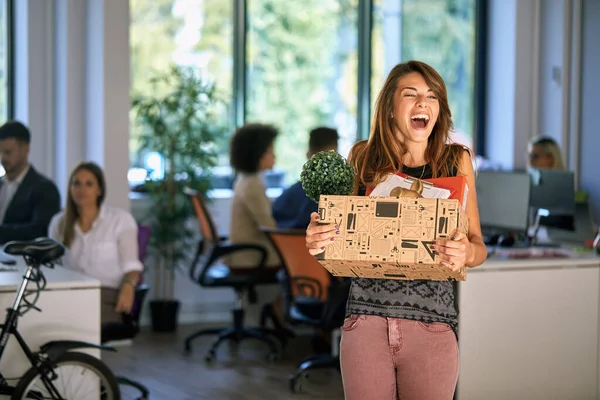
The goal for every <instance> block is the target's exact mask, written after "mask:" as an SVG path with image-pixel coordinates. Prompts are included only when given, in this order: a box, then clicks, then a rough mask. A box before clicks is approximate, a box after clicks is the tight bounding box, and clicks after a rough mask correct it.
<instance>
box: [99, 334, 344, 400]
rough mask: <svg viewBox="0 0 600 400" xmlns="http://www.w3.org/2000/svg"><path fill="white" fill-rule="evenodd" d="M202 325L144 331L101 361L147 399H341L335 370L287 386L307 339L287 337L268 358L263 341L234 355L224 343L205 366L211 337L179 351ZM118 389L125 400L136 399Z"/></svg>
mask: <svg viewBox="0 0 600 400" xmlns="http://www.w3.org/2000/svg"><path fill="white" fill-rule="evenodd" d="M200 328H202V326H185V325H184V326H180V327H179V329H178V331H177V333H174V334H159V333H153V332H151V331H150V329H145V330H143V331H142V332H141V333H140V334H139V335H138V336H137V337H136V338H135V340H134V342H133V345H131V346H128V347H119V351H118V352H117V353H111V352H103V353H102V358H103V360H104V361H105V362H106V363H107V364H108V365H109V366H110V367H111V369H112V370H113V371H114V372H115V373H116V374H120V375H124V376H127V377H128V378H131V379H134V380H137V381H139V382H141V383H143V384H144V385H146V386H147V387H148V388H149V389H150V399H151V400H199V399H211V400H217V399H218V400H228V399H236V400H254V399H257V400H258V399H261V400H263V399H297V400H305V399H331V400H336V399H343V398H344V395H343V390H342V384H341V379H340V376H339V373H338V372H337V371H336V370H323V371H314V372H312V373H311V374H310V378H309V380H302V391H301V393H299V394H294V393H292V392H291V391H290V390H289V382H288V376H289V375H290V374H291V373H293V372H294V371H295V369H296V366H297V364H298V362H299V361H300V360H301V359H302V358H303V357H305V356H307V355H310V351H311V350H310V337H308V336H300V337H297V338H294V339H291V342H290V344H289V346H288V349H287V351H286V352H285V353H284V355H283V358H282V359H281V360H278V361H267V360H266V358H265V355H266V353H267V348H266V346H265V345H264V344H262V343H260V342H257V341H254V340H248V341H246V342H243V343H242V344H241V345H240V347H239V349H238V350H237V354H235V351H234V350H233V349H231V348H230V347H229V346H228V345H227V343H224V344H223V345H222V346H221V347H220V349H219V352H218V353H217V358H216V360H214V361H213V362H212V363H211V364H210V365H208V364H206V363H205V362H204V355H205V354H206V350H207V349H208V347H209V346H210V344H211V343H212V341H213V340H214V337H202V338H198V339H196V341H195V342H194V344H193V346H194V347H193V350H192V353H191V354H190V355H185V353H184V351H183V341H184V338H185V337H186V335H187V334H189V333H191V332H194V331H196V330H198V329H200ZM133 393H135V392H133V391H130V390H128V389H123V396H124V400H127V399H135V398H136V397H135V396H134V395H133Z"/></svg>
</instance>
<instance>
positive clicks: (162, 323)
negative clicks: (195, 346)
mask: <svg viewBox="0 0 600 400" xmlns="http://www.w3.org/2000/svg"><path fill="white" fill-rule="evenodd" d="M150 314H151V318H152V330H153V331H154V332H175V331H176V330H177V319H178V315H179V301H177V300H151V301H150Z"/></svg>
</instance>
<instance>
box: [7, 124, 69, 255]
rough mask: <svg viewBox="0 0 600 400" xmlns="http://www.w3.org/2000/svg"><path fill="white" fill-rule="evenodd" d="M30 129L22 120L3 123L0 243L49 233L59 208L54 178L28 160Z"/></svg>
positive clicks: (58, 196) (33, 237)
mask: <svg viewBox="0 0 600 400" xmlns="http://www.w3.org/2000/svg"><path fill="white" fill-rule="evenodd" d="M30 142H31V135H30V133H29V129H27V127H26V126H25V125H23V124H21V123H20V122H17V121H9V122H7V123H5V124H4V125H2V126H0V161H1V162H2V167H3V168H4V172H5V174H4V176H3V177H2V178H1V179H0V244H2V243H6V242H8V241H11V240H30V239H35V238H38V237H41V236H47V235H48V225H49V224H50V220H51V219H52V217H53V216H54V214H56V213H57V212H58V211H59V210H60V195H59V193H58V189H57V188H56V185H55V184H54V182H52V181H51V180H50V179H48V178H46V177H45V176H43V175H41V174H40V173H38V172H37V171H36V170H35V169H34V168H33V166H32V165H31V164H29V143H30Z"/></svg>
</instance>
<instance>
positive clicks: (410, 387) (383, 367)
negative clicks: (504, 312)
mask: <svg viewBox="0 0 600 400" xmlns="http://www.w3.org/2000/svg"><path fill="white" fill-rule="evenodd" d="M451 129H452V120H451V116H450V108H449V106H448V100H447V94H446V86H445V84H444V81H443V80H442V78H441V76H440V75H439V74H438V73H437V72H436V71H435V70H434V69H433V68H432V67H430V66H428V65H427V64H424V63H421V62H418V61H409V62H407V63H403V64H398V65H396V66H395V67H394V68H393V69H392V70H391V72H390V73H389V75H388V77H387V79H386V81H385V83H384V86H383V88H382V90H381V92H380V94H379V96H378V97H377V102H376V105H375V113H374V119H373V124H372V130H371V134H370V137H369V140H368V141H361V142H358V143H357V144H355V145H354V147H353V148H352V150H351V152H350V157H349V161H350V162H351V163H352V164H353V166H354V167H355V169H356V171H357V174H358V181H359V185H358V188H357V189H356V193H357V194H364V192H365V187H366V186H367V185H371V184H376V183H377V182H378V181H380V180H381V179H382V178H383V176H384V175H385V174H387V173H389V171H402V172H404V173H407V174H409V175H412V176H416V177H417V178H419V177H423V178H430V177H432V176H433V177H440V176H453V175H464V176H466V178H467V182H468V185H469V194H468V196H469V197H468V201H467V210H466V213H467V215H468V217H469V232H468V235H465V234H463V233H460V232H454V233H453V236H452V238H453V240H437V241H436V243H435V245H434V247H433V250H434V251H436V252H437V253H438V254H439V255H440V257H441V258H442V260H443V261H442V263H443V265H445V266H446V267H448V268H450V269H453V270H455V269H457V268H459V267H463V266H467V267H476V266H478V265H480V264H482V263H483V262H484V260H485V259H486V257H487V251H486V247H485V245H484V243H483V240H482V235H481V228H480V226H479V213H478V207H477V196H476V193H475V192H476V190H475V176H474V172H473V166H472V163H471V157H470V152H469V151H465V150H464V148H463V146H458V145H448V144H447V140H448V134H449V131H450V130H451ZM317 221H318V214H317V213H313V214H312V222H311V224H310V225H309V227H308V229H307V232H306V243H307V247H308V248H309V251H310V252H311V254H318V253H320V252H322V251H323V250H324V248H325V247H324V246H325V245H326V244H328V243H330V241H331V240H332V239H333V237H334V236H335V235H336V228H335V227H332V226H319V225H318V224H317ZM455 290H456V286H455V285H454V284H453V283H452V282H446V281H426V280H421V281H401V280H388V279H363V278H353V279H352V285H351V289H350V296H349V299H348V305H347V311H346V314H347V318H346V320H345V321H344V324H343V326H342V340H341V346H340V363H341V371H342V380H343V384H344V392H345V396H346V399H347V400H354V399H356V400H358V399H361V400H362V399H396V398H401V399H403V400H413V399H414V400H448V399H451V398H452V396H453V393H454V389H455V386H456V382H457V378H458V370H459V368H458V343H457V338H456V336H455V332H456V329H457V326H458V310H457V309H456V292H455Z"/></svg>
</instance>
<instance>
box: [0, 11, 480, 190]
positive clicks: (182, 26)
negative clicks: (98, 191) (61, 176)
mask: <svg viewBox="0 0 600 400" xmlns="http://www.w3.org/2000/svg"><path fill="white" fill-rule="evenodd" d="M0 1H1V0H0ZM130 1H131V50H132V60H131V62H132V82H133V87H132V90H133V91H138V92H146V93H148V92H149V91H151V90H152V89H151V85H150V84H149V82H148V80H149V78H150V77H151V76H152V75H153V73H155V72H156V71H161V70H165V69H166V68H167V66H168V65H169V64H170V63H177V64H185V65H192V66H194V67H196V68H198V71H199V73H201V74H203V76H204V77H205V78H209V79H211V80H212V81H214V82H215V83H216V85H217V89H218V90H219V92H220V93H221V94H222V96H223V98H224V99H225V103H226V110H225V111H224V112H223V115H222V117H223V122H224V123H226V124H227V126H229V127H230V129H227V134H225V135H223V137H222V138H221V139H220V142H219V143H218V148H219V152H220V157H219V167H217V168H216V169H215V171H214V172H215V174H216V175H217V178H216V179H215V183H216V185H217V186H218V187H227V186H230V185H231V182H232V180H231V169H230V168H229V157H228V142H229V139H230V135H231V133H232V132H233V130H234V129H235V126H236V125H240V124H242V123H244V122H263V123H271V124H274V125H275V126H276V127H277V128H279V131H280V136H279V138H278V140H277V144H276V155H277V163H276V164H277V166H276V170H277V171H276V172H275V174H274V176H275V177H276V179H270V180H268V181H269V182H281V183H282V184H283V185H287V184H290V183H293V182H294V181H296V180H298V179H299V173H300V171H301V168H302V165H303V164H304V162H305V161H306V152H307V142H308V133H309V131H310V129H312V128H314V127H317V126H329V127H333V128H337V129H338V131H339V133H340V136H341V142H340V152H341V153H342V154H344V155H346V154H347V153H348V150H349V148H350V147H351V145H352V144H353V143H354V142H355V141H356V140H357V139H359V138H365V137H368V134H369V132H368V130H369V125H370V124H369V123H365V121H367V118H368V116H369V115H370V113H371V111H372V110H371V108H372V106H373V103H374V101H375V98H376V96H377V94H378V92H379V90H380V88H381V85H382V83H383V80H384V78H385V76H386V75H387V73H388V72H389V70H390V69H391V68H392V67H393V66H394V65H395V64H397V63H399V62H402V61H406V60H409V59H418V60H421V61H424V62H427V63H429V64H431V65H432V66H433V67H434V68H436V69H437V70H438V71H439V72H440V73H441V75H442V77H443V78H444V80H445V82H446V84H447V86H448V92H449V101H450V108H451V111H452V115H453V119H454V123H455V130H456V132H455V135H454V139H455V140H457V141H460V142H463V143H466V144H468V145H470V146H472V145H473V137H474V121H475V113H476V109H475V100H474V99H475V88H474V86H475V66H476V65H477V64H476V62H475V61H476V60H475V54H476V49H475V32H476V29H475V28H476V18H477V17H476V2H477V1H485V0H371V1H370V0H320V1H310V2H302V1H288V0H130ZM369 12H371V13H372V14H371V15H368V13H369ZM363 14H364V15H363ZM369 37H370V38H371V40H370V41H369V40H366V39H365V38H369ZM359 38H360V40H359ZM369 65H370V68H369V67H368V66H369ZM369 74H370V76H369ZM369 84H370V87H369ZM369 94H370V96H371V99H370V102H369V101H368V99H367V96H368V95H369ZM136 130H137V128H136V127H135V126H133V127H132V132H133V137H132V139H131V147H130V149H131V162H132V166H134V167H143V168H147V167H148V164H149V163H151V164H153V165H154V164H159V163H160V155H157V154H140V153H139V152H138V148H139V144H138V143H137V139H136ZM279 176H283V179H277V177H279Z"/></svg>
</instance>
